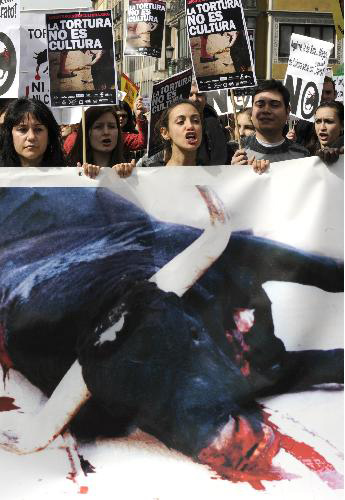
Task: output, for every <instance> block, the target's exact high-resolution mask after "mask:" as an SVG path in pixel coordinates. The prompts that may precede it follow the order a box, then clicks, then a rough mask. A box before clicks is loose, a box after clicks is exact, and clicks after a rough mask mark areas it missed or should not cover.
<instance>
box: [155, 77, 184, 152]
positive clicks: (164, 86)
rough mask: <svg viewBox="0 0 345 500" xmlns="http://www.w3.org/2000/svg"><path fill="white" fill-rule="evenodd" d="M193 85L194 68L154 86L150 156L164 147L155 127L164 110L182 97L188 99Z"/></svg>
mask: <svg viewBox="0 0 345 500" xmlns="http://www.w3.org/2000/svg"><path fill="white" fill-rule="evenodd" d="M191 86H192V68H190V69H187V70H186V71H182V72H181V73H177V74H176V75H174V76H171V77H170V78H167V79H166V80H163V81H162V82H159V83H156V84H154V85H153V88H152V97H151V113H150V128H149V140H148V156H152V155H154V154H155V153H158V151H161V150H162V149H163V144H162V143H161V141H160V139H159V136H158V134H156V133H155V127H156V124H157V121H158V119H159V117H160V116H161V114H162V111H164V110H165V109H167V108H168V107H169V106H170V105H171V104H173V103H174V102H176V101H179V100H180V99H188V97H189V93H190V89H191Z"/></svg>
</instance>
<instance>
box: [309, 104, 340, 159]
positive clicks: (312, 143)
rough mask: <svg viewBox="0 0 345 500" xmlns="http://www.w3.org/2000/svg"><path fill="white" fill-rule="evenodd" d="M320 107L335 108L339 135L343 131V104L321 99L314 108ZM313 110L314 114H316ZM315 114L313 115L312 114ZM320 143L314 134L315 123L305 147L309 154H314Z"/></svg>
mask: <svg viewBox="0 0 345 500" xmlns="http://www.w3.org/2000/svg"><path fill="white" fill-rule="evenodd" d="M321 108H332V109H335V112H336V115H337V117H338V118H339V121H340V124H341V128H342V130H341V131H340V134H339V137H340V136H341V135H342V134H343V133H344V105H343V103H342V102H340V101H323V102H322V103H321V104H319V106H318V107H317V108H316V111H318V110H319V109H321ZM316 111H315V114H316ZM314 116H315V115H314ZM320 147H321V145H320V142H319V138H318V136H317V135H316V132H315V125H314V128H313V133H312V135H311V138H310V140H309V142H308V143H307V144H306V148H307V149H308V151H309V152H310V154H311V155H315V153H316V151H317V150H318V149H320ZM331 147H332V146H331Z"/></svg>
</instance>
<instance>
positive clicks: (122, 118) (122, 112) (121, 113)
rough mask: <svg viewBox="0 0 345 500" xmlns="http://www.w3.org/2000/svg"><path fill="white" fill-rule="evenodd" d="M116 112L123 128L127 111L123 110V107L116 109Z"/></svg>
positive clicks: (126, 119)
mask: <svg viewBox="0 0 345 500" xmlns="http://www.w3.org/2000/svg"><path fill="white" fill-rule="evenodd" d="M116 114H117V117H118V119H119V122H120V127H121V128H123V127H124V126H125V125H126V123H127V122H128V114H127V111H125V110H124V109H121V110H120V111H116Z"/></svg>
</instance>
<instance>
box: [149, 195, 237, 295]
mask: <svg viewBox="0 0 345 500" xmlns="http://www.w3.org/2000/svg"><path fill="white" fill-rule="evenodd" d="M196 187H197V189H198V190H199V192H200V194H201V196H202V197H203V199H204V201H205V203H206V205H207V208H208V211H209V214H210V222H211V224H210V225H209V226H208V227H207V228H206V229H205V231H204V232H203V233H202V235H201V236H200V237H199V238H198V239H197V240H195V241H194V242H193V243H192V244H191V245H189V247H187V248H186V249H185V250H183V251H182V252H181V253H179V254H178V255H176V257H174V258H173V259H172V260H171V261H170V262H168V263H167V264H166V265H165V266H164V267H162V268H161V269H160V270H159V271H157V272H156V273H155V274H154V275H153V276H152V277H151V278H150V280H149V281H151V282H153V283H156V284H157V286H158V288H160V289H161V290H163V291H164V292H174V293H176V295H178V296H179V297H182V295H183V294H184V293H185V292H187V291H188V290H189V289H190V288H191V287H192V286H193V285H194V283H195V282H196V281H198V279H199V278H201V276H202V275H203V274H204V273H205V272H206V271H207V269H208V268H209V267H210V266H211V265H212V264H213V262H215V261H216V260H217V259H218V257H219V256H220V255H221V254H222V253H223V251H224V250H225V248H226V246H227V244H228V242H229V239H230V236H231V229H230V221H229V217H228V216H227V214H226V212H225V207H224V205H223V203H222V201H221V200H220V199H219V197H218V196H217V194H216V193H215V192H214V191H213V190H211V189H210V188H209V187H208V186H196Z"/></svg>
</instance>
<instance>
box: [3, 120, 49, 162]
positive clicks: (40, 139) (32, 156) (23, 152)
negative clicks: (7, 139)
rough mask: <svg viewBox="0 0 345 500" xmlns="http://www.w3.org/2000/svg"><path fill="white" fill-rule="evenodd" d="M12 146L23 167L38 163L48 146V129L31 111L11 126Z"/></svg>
mask: <svg viewBox="0 0 345 500" xmlns="http://www.w3.org/2000/svg"><path fill="white" fill-rule="evenodd" d="M12 139H13V147H14V149H15V151H16V153H17V155H18V157H19V160H20V163H21V165H22V166H23V167H29V166H35V165H40V164H41V162H42V159H43V156H44V153H45V151H46V149H47V146H48V129H47V127H46V126H45V125H43V123H41V122H40V121H39V120H37V119H36V118H35V117H34V116H33V115H32V114H31V113H28V114H27V115H25V116H24V117H23V119H22V121H21V122H20V123H18V125H15V126H14V127H13V128H12Z"/></svg>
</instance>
